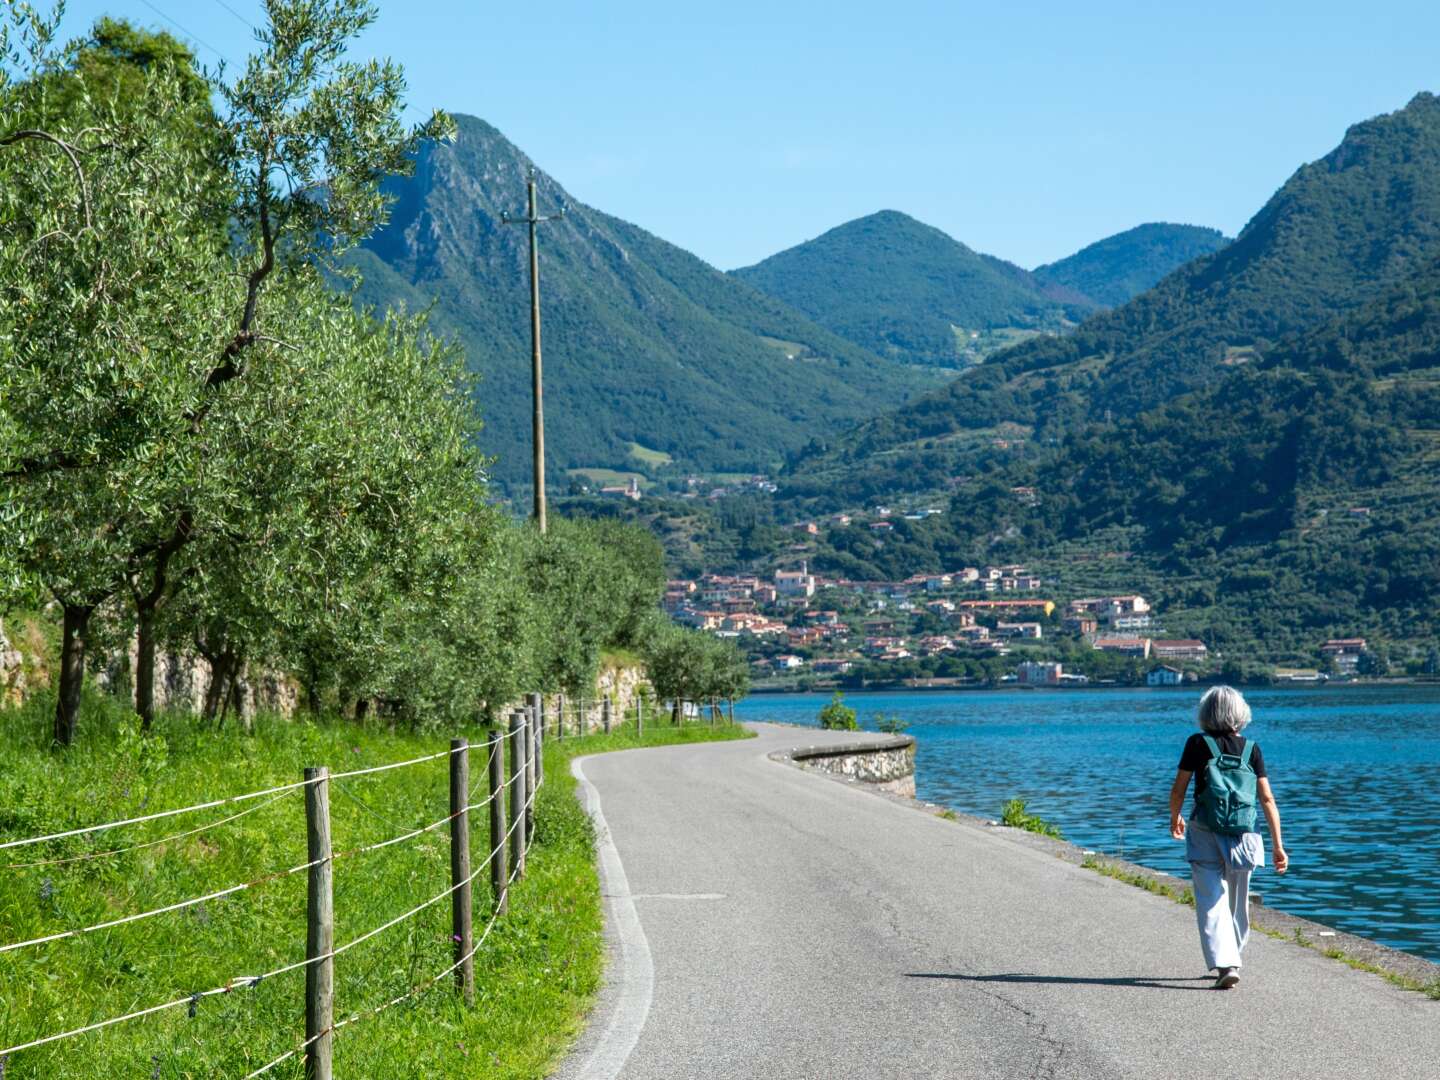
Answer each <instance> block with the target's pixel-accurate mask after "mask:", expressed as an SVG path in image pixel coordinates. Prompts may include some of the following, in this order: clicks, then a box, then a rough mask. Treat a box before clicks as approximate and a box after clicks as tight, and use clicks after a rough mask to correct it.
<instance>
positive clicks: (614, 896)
mask: <svg viewBox="0 0 1440 1080" xmlns="http://www.w3.org/2000/svg"><path fill="white" fill-rule="evenodd" d="M584 766H585V759H584V758H577V759H575V760H574V761H572V762H571V763H570V771H571V772H572V773H573V774H574V775H575V779H576V780H578V781H579V782H580V790H581V792H582V793H583V794H584V797H585V809H586V811H587V812H588V813H589V814H590V817H591V818H592V819H594V821H595V846H596V848H597V849H598V851H599V856H600V888H601V890H602V892H603V893H604V895H605V899H606V903H607V906H608V907H609V909H610V912H609V914H610V925H611V926H612V927H613V928H614V931H615V937H616V939H617V940H618V941H619V943H620V980H619V988H618V992H617V993H616V995H615V1004H614V1007H613V1008H612V1009H611V1010H610V1015H609V1017H608V1018H607V1019H606V1023H605V1030H604V1031H603V1032H602V1033H601V1035H600V1039H599V1041H598V1042H597V1043H596V1044H595V1047H594V1049H592V1050H591V1051H590V1056H589V1057H588V1058H586V1059H585V1063H584V1064H583V1065H581V1066H580V1072H579V1074H578V1076H579V1080H615V1077H617V1076H619V1075H620V1070H621V1069H623V1068H624V1067H625V1062H626V1061H628V1060H629V1058H630V1053H631V1051H632V1050H634V1049H635V1044H636V1043H637V1042H639V1041H640V1032H641V1031H642V1030H643V1029H644V1027H645V1020H646V1018H647V1017H648V1016H649V1015H650V1002H651V1000H652V999H653V998H654V996H655V964H654V961H653V960H652V959H651V956H650V940H649V939H648V938H647V937H646V936H645V928H644V927H643V926H642V925H641V924H640V914H639V912H637V911H636V910H635V897H634V895H632V894H631V892H630V881H629V879H628V878H626V876H625V864H624V863H622V862H621V861H620V852H619V851H618V850H617V849H616V847H615V841H614V840H612V839H611V838H610V827H609V826H608V825H607V824H606V823H605V815H604V813H603V812H602V811H601V809H600V793H599V792H598V791H597V790H595V785H594V784H592V783H590V780H589V779H588V778H587V777H586V775H585V768H584Z"/></svg>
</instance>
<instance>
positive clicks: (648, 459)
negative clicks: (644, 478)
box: [630, 442, 675, 466]
mask: <svg viewBox="0 0 1440 1080" xmlns="http://www.w3.org/2000/svg"><path fill="white" fill-rule="evenodd" d="M630 456H631V457H632V458H634V459H635V460H636V461H638V462H640V464H642V465H650V466H660V465H673V464H674V463H675V459H674V458H673V457H671V456H670V455H669V454H667V453H666V452H665V451H664V450H653V449H651V448H650V447H648V446H642V445H641V444H640V443H638V442H632V443H631V444H630Z"/></svg>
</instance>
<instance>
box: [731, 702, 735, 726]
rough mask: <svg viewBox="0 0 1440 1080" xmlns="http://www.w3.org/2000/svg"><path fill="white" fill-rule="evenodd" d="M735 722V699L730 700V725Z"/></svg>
mask: <svg viewBox="0 0 1440 1080" xmlns="http://www.w3.org/2000/svg"><path fill="white" fill-rule="evenodd" d="M734 722H735V699H734V698H733V697H732V698H730V723H732V724H733V723H734Z"/></svg>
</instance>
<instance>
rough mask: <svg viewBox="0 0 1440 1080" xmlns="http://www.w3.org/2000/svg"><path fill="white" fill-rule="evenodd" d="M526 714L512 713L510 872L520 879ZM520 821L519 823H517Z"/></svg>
mask: <svg viewBox="0 0 1440 1080" xmlns="http://www.w3.org/2000/svg"><path fill="white" fill-rule="evenodd" d="M526 771H527V770H526V767H525V714H524V713H523V712H520V711H518V710H517V711H515V712H512V713H511V714H510V823H511V824H510V827H511V828H513V829H514V830H515V840H514V842H513V843H512V844H511V845H510V873H511V875H512V876H513V877H514V878H515V880H516V881H519V880H520V879H521V878H523V877H524V876H525V774H526ZM517 823H518V824H517Z"/></svg>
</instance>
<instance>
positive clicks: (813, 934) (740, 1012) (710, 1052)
mask: <svg viewBox="0 0 1440 1080" xmlns="http://www.w3.org/2000/svg"><path fill="white" fill-rule="evenodd" d="M754 727H755V729H756V730H757V731H758V732H759V733H760V737H759V738H757V739H752V740H747V741H742V742H731V743H712V744H704V745H695V746H683V747H672V748H665V749H653V750H640V751H630V752H624V753H614V754H603V755H598V756H596V757H592V758H587V759H584V760H583V761H581V762H580V763H579V767H580V770H581V771H582V773H583V778H584V779H585V780H586V781H588V784H589V785H592V788H591V791H590V793H591V795H592V796H593V795H594V794H596V793H598V797H599V800H600V804H601V805H600V809H601V810H602V811H603V818H604V823H605V826H606V830H607V832H608V838H609V840H611V841H613V848H610V849H609V850H608V860H609V861H608V864H607V854H606V850H605V849H606V845H605V844H604V842H603V840H604V838H603V837H602V867H601V869H602V887H603V888H604V889H605V890H606V894H607V904H608V905H609V909H608V918H609V920H610V926H609V929H610V935H611V939H612V941H611V948H612V966H611V969H610V973H609V980H610V985H609V986H608V987H607V990H606V992H605V993H604V995H603V996H602V999H601V1002H600V1005H599V1007H598V1009H597V1011H596V1015H595V1016H594V1017H593V1018H592V1021H591V1024H590V1027H589V1029H588V1031H587V1033H586V1035H585V1037H584V1038H583V1039H582V1041H581V1043H580V1045H579V1046H578V1047H577V1049H576V1051H575V1053H574V1054H573V1055H572V1056H571V1057H570V1059H569V1060H568V1061H567V1063H566V1064H565V1065H564V1066H563V1067H562V1069H561V1071H560V1073H559V1076H560V1077H561V1078H563V1080H577V1078H584V1080H608V1078H609V1077H612V1076H619V1077H624V1078H626V1080H679V1078H685V1077H707V1078H721V1077H745V1078H751V1077H755V1078H770V1077H775V1078H786V1080H794V1078H801V1077H807V1078H808V1077H816V1078H822V1077H823V1078H831V1077H866V1078H871V1077H875V1078H880V1077H947V1078H957V1077H986V1078H1010V1077H1016V1078H1018V1077H1145V1078H1153V1077H1163V1078H1167V1080H1170V1078H1173V1080H1180V1078H1185V1077H1200V1078H1205V1080H1215V1078H1220V1077H1242V1076H1243V1077H1255V1076H1260V1077H1266V1078H1270V1080H1273V1078H1277V1077H1296V1078H1305V1080H1318V1078H1325V1077H1344V1078H1347V1080H1350V1078H1357V1077H1384V1078H1386V1080H1401V1078H1409V1077H1415V1078H1422V1077H1423V1078H1431V1080H1434V1078H1440V1003H1437V1002H1434V1001H1430V1000H1429V999H1427V998H1425V997H1424V996H1422V995H1420V994H1415V993H1409V992H1406V991H1403V990H1399V989H1397V988H1395V987H1392V986H1390V985H1389V984H1388V983H1385V982H1384V981H1382V980H1381V979H1379V978H1377V977H1376V976H1373V975H1369V974H1366V973H1364V972H1359V971H1354V970H1351V969H1350V968H1347V967H1345V966H1344V965H1342V964H1340V963H1337V962H1335V961H1333V960H1329V959H1326V958H1325V957H1323V956H1321V955H1319V954H1318V953H1316V952H1314V951H1313V950H1309V949H1303V948H1300V947H1299V946H1296V945H1293V944H1291V943H1288V942H1284V941H1277V940H1274V939H1270V938H1266V937H1264V936H1261V935H1254V936H1252V938H1251V940H1250V943H1249V945H1248V947H1247V949H1246V953H1245V967H1244V969H1243V972H1242V982H1241V985H1240V986H1239V987H1238V988H1237V989H1235V990H1232V991H1214V990H1211V989H1210V983H1211V979H1212V978H1213V977H1212V976H1207V974H1206V972H1205V971H1204V969H1203V961H1202V959H1201V957H1200V948H1199V941H1198V937H1197V934H1196V930H1195V923H1194V915H1193V912H1192V911H1191V909H1189V908H1185V907H1180V906H1179V905H1176V904H1174V903H1173V902H1171V901H1169V900H1166V899H1163V898H1159V897H1155V896H1152V895H1150V894H1148V893H1145V892H1143V891H1141V890H1139V889H1136V888H1134V887H1132V886H1129V885H1126V884H1123V883H1121V882H1116V881H1112V880H1110V879H1108V878H1104V877H1101V876H1100V875H1098V874H1095V873H1094V872H1092V871H1089V870H1085V869H1082V868H1080V867H1077V866H1075V865H1073V864H1070V863H1066V862H1064V861H1062V860H1060V859H1057V858H1055V857H1054V856H1053V855H1051V854H1047V853H1045V852H1043V851H1039V850H1035V849H1033V848H1032V847H1030V846H1027V845H1025V844H1022V843H1017V842H1015V841H1014V840H1012V839H1007V838H1006V836H1005V835H1004V832H1003V831H1001V830H993V829H986V828H984V827H982V826H977V825H972V824H966V823H955V822H950V821H946V820H943V819H940V818H937V817H934V816H931V815H928V814H923V813H920V812H917V811H916V810H915V809H913V808H910V807H907V806H903V805H898V804H897V803H895V802H893V801H889V800H886V799H883V798H879V797H876V796H874V795H870V794H867V793H865V792H861V791H856V790H853V789H852V788H850V787H847V786H846V785H843V784H840V783H837V782H835V781H833V780H829V779H827V778H824V777H820V776H815V775H812V774H808V773H805V772H802V771H801V770H799V769H796V768H794V767H793V766H789V765H784V764H780V763H777V762H773V761H771V760H769V759H768V756H767V755H768V754H769V753H770V752H772V751H774V750H779V749H786V748H790V747H794V746H801V745H811V744H814V743H819V742H823V741H827V739H828V740H833V741H852V740H853V738H854V736H853V735H844V736H841V735H839V734H838V733H836V734H828V733H824V732H810V731H799V730H797V729H795V728H786V727H777V726H771V725H763V724H757V725H754ZM922 768H923V761H922ZM1156 827H1157V828H1162V827H1163V823H1157V825H1156ZM617 854H618V862H617V860H616V855H617ZM621 863H623V869H622V868H621V867H620V865H619V864H621ZM1260 873H1261V875H1262V876H1260V877H1258V878H1257V887H1258V888H1260V889H1262V890H1263V887H1264V886H1263V883H1264V877H1263V875H1264V874H1267V873H1269V871H1261V872H1260ZM637 933H638V935H639V937H638V938H637V937H636V935H637Z"/></svg>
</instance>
